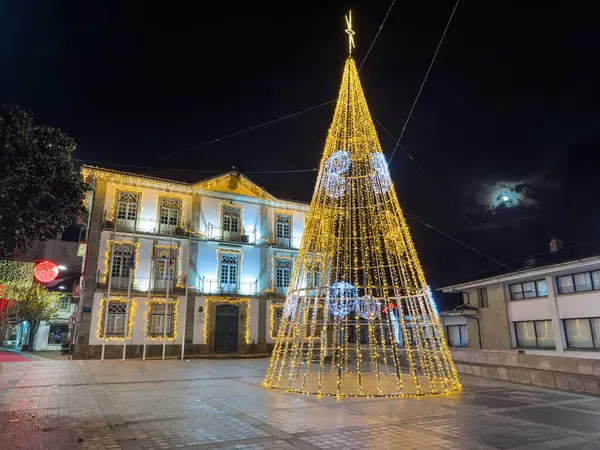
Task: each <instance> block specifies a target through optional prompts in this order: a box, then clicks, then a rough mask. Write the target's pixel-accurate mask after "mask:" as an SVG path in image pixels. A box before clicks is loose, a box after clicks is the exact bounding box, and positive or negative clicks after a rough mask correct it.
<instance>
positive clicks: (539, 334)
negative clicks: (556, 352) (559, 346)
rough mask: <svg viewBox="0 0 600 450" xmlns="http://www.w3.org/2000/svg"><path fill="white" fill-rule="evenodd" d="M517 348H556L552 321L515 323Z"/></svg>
mask: <svg viewBox="0 0 600 450" xmlns="http://www.w3.org/2000/svg"><path fill="white" fill-rule="evenodd" d="M514 325H515V335H516V337H517V347H540V348H556V346H555V345H554V331H553V329H552V321H550V320H535V321H528V322H514Z"/></svg>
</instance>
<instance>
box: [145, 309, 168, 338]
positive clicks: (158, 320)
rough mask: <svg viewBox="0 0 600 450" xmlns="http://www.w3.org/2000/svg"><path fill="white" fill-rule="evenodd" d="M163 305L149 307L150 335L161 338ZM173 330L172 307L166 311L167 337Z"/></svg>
mask: <svg viewBox="0 0 600 450" xmlns="http://www.w3.org/2000/svg"><path fill="white" fill-rule="evenodd" d="M164 326H165V304H164V303H152V304H151V305H150V334H151V335H160V336H163V335H164V333H165V328H164ZM172 330H173V305H172V304H170V305H169V310H168V311H167V335H169V334H171V333H172Z"/></svg>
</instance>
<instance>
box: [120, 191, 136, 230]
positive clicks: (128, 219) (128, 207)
mask: <svg viewBox="0 0 600 450" xmlns="http://www.w3.org/2000/svg"><path fill="white" fill-rule="evenodd" d="M118 198H119V200H118V202H117V221H118V222H119V223H120V224H121V225H131V224H132V223H135V220H136V219H137V210H138V200H139V197H138V194H134V193H133V192H119V197H118Z"/></svg>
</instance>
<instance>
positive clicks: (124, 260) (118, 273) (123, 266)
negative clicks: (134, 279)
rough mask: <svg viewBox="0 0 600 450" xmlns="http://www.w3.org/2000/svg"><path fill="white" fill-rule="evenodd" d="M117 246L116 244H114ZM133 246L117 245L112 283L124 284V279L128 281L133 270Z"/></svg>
mask: <svg viewBox="0 0 600 450" xmlns="http://www.w3.org/2000/svg"><path fill="white" fill-rule="evenodd" d="M113 245H115V244H113ZM133 264H134V261H133V246H131V245H130V244H116V246H115V249H114V252H113V255H112V268H111V273H112V283H114V285H115V286H116V285H120V284H122V283H121V281H122V279H128V278H129V274H130V272H131V269H132V268H133Z"/></svg>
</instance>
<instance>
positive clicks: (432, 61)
mask: <svg viewBox="0 0 600 450" xmlns="http://www.w3.org/2000/svg"><path fill="white" fill-rule="evenodd" d="M459 3H460V0H456V4H455V5H454V9H453V10H452V14H450V18H449V19H448V23H447V24H446V28H444V32H443V33H442V37H441V38H440V42H439V43H438V46H437V48H436V49H435V53H434V54H433V58H431V62H430V63H429V67H428V68H427V72H426V73H425V77H424V78H423V82H422V83H421V87H420V88H419V92H417V96H416V97H415V101H414V102H413V104H412V107H411V108H410V111H409V113H408V117H407V118H406V121H405V122H404V126H403V127H402V132H401V133H400V137H398V140H397V141H396V146H395V147H394V151H393V152H392V156H390V159H389V161H388V164H390V163H391V162H392V159H394V155H395V154H396V149H397V148H398V146H399V145H400V140H401V139H402V136H404V132H405V131H406V127H407V126H408V122H409V120H410V118H411V116H412V113H413V111H414V110H415V106H416V105H417V102H418V101H419V97H420V96H421V92H422V91H423V86H425V82H426V81H427V78H428V77H429V72H431V68H432V67H433V63H434V62H435V59H436V58H437V55H438V52H439V51H440V47H441V46H442V43H443V42H444V38H445V37H446V33H447V32H448V28H450V23H451V22H452V18H453V17H454V13H455V12H456V8H458V4H459Z"/></svg>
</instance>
